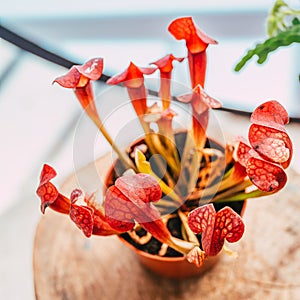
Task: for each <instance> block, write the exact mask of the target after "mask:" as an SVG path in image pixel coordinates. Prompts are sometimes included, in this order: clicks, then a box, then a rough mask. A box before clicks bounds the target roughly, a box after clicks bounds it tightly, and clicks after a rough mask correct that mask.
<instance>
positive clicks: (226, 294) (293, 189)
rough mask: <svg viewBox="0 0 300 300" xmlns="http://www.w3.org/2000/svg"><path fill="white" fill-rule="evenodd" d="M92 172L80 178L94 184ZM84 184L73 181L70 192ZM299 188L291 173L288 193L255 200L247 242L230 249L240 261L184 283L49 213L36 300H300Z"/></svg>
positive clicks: (37, 263)
mask: <svg viewBox="0 0 300 300" xmlns="http://www.w3.org/2000/svg"><path fill="white" fill-rule="evenodd" d="M90 170H91V167H88V168H86V169H84V170H83V171H80V172H81V174H86V175H87V177H89V176H90V175H91V174H92V172H91V173H90V175H89V174H88V173H89V171H90ZM82 172H83V173H82ZM77 175H78V174H77ZM79 175H80V174H79ZM76 183H77V179H76V177H75V176H73V177H71V178H69V179H68V180H67V182H66V184H65V185H64V187H63V189H64V191H68V190H70V189H72V188H73V187H74V186H76ZM84 184H86V185H87V186H86V187H88V185H89V184H91V185H93V183H92V181H91V182H90V183H89V181H86V183H84ZM299 189H300V176H299V175H297V174H295V173H294V172H292V171H291V172H289V184H288V185H287V186H286V187H285V188H284V190H283V191H281V192H280V193H278V194H276V195H273V196H270V197H267V198H261V199H251V200H249V202H248V205H247V209H246V213H245V216H244V219H245V223H246V232H245V235H244V237H243V238H242V240H241V241H240V242H238V243H237V244H234V245H233V244H230V248H231V249H234V250H237V251H238V253H239V256H238V258H237V259H235V258H233V257H230V256H228V255H226V254H224V255H223V256H222V258H221V260H220V262H219V263H218V264H217V265H216V266H215V267H214V268H213V269H212V270H210V271H208V272H206V273H205V274H204V275H203V276H202V277H200V278H192V279H187V280H181V281H175V280H170V279H165V278H158V277H155V276H154V275H153V274H152V273H150V272H149V271H147V270H146V269H144V268H143V267H142V266H141V265H140V263H139V262H138V261H137V260H136V257H135V254H134V253H133V252H131V250H130V249H127V248H126V247H125V246H124V245H123V244H121V243H120V241H119V240H118V239H117V238H116V237H92V238H91V239H86V238H85V237H84V236H83V234H82V233H81V232H80V231H79V230H78V229H77V228H76V226H75V225H74V224H73V223H72V222H71V221H70V220H69V218H68V217H66V216H63V215H60V214H57V213H55V212H52V211H50V210H49V209H48V211H47V212H46V215H45V216H43V217H42V218H41V221H40V223H39V225H38V227H37V230H36V238H35V245H34V253H33V260H34V274H35V278H34V281H35V292H36V298H37V299H40V300H48V299H49V300H50V299H51V300H57V299H72V300H77V299H107V300H114V299H131V300H136V299H143V300H148V299H149V300H150V299H151V300H152V299H202V297H203V298H204V297H205V298H206V299H231V300H234V299H280V300H282V299H300V193H299Z"/></svg>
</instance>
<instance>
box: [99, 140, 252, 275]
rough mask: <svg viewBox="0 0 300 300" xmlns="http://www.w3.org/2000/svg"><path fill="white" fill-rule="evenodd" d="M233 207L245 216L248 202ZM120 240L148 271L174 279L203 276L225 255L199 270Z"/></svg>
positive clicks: (109, 174)
mask: <svg viewBox="0 0 300 300" xmlns="http://www.w3.org/2000/svg"><path fill="white" fill-rule="evenodd" d="M141 141H142V139H141V140H139V141H137V142H135V143H134V144H133V145H137V144H139V143H140V142H141ZM210 142H211V143H213V145H214V146H216V147H219V148H220V149H223V147H222V146H220V145H219V144H218V143H215V142H213V141H210ZM131 147H132V146H131ZM115 166H116V163H115V164H114V165H112V166H111V167H110V168H109V170H108V172H107V175H106V177H105V181H104V183H105V186H106V187H108V186H110V185H111V184H113V182H114V179H113V178H115V174H114V171H115ZM225 205H226V203H224V204H223V203H222V204H217V205H216V209H217V210H219V209H221V208H222V207H223V206H225ZM232 205H233V206H234V207H233V209H235V210H236V211H237V212H238V213H239V214H240V215H241V216H242V215H243V214H244V211H245V207H246V201H244V202H243V203H242V204H241V202H240V203H238V202H234V203H232ZM119 239H120V241H121V242H122V243H123V244H124V245H125V246H127V247H128V248H130V249H131V250H132V251H134V252H135V254H136V255H137V257H138V259H139V261H140V262H141V263H142V265H143V266H145V267H146V268H147V269H148V270H150V271H152V272H154V273H155V274H157V275H160V276H162V277H168V278H174V279H182V278H189V277H195V276H199V275H201V274H203V273H204V272H205V271H207V270H209V269H211V268H212V267H213V266H214V265H215V264H216V263H217V262H218V261H219V259H220V258H221V256H222V255H223V252H221V253H219V254H218V255H217V256H213V257H208V258H207V259H206V261H205V262H204V264H203V265H202V266H201V267H200V268H198V267H196V266H195V265H194V264H191V263H189V262H188V261H187V260H186V258H185V257H183V256H181V257H162V256H158V255H154V254H149V253H147V252H144V251H142V250H139V249H137V248H136V247H135V246H134V245H133V244H131V243H130V242H128V241H127V240H126V239H125V238H124V237H122V235H120V236H119Z"/></svg>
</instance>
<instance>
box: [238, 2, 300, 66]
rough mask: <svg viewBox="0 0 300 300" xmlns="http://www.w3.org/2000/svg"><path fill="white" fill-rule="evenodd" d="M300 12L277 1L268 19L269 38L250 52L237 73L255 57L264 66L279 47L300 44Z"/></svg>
mask: <svg viewBox="0 0 300 300" xmlns="http://www.w3.org/2000/svg"><path fill="white" fill-rule="evenodd" d="M299 16H300V10H295V9H293V8H291V7H290V6H289V5H288V4H287V3H286V2H284V1H283V0H276V2H275V4H274V6H273V8H272V9H271V11H270V13H269V16H268V18H267V34H268V38H267V39H266V40H265V41H264V42H262V43H258V44H257V45H256V46H255V48H253V49H250V50H248V52H247V53H246V54H245V56H244V57H242V58H241V60H240V61H239V62H238V63H237V65H236V66H235V69H234V70H235V71H237V72H238V71H240V70H241V69H242V68H243V67H244V66H245V65H246V63H247V62H248V61H249V60H250V59H252V58H253V57H254V56H255V55H256V56H258V59H257V62H258V63H259V64H262V63H264V62H265V61H266V59H267V58H268V55H269V54H270V53H271V52H273V51H275V50H277V49H278V48H279V47H285V46H289V45H291V44H292V43H300V20H299Z"/></svg>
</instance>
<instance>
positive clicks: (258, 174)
mask: <svg viewBox="0 0 300 300" xmlns="http://www.w3.org/2000/svg"><path fill="white" fill-rule="evenodd" d="M246 171H247V174H248V176H249V178H250V180H251V181H252V182H253V183H254V184H255V185H256V186H257V187H258V188H259V189H260V190H262V191H264V192H274V191H279V190H280V189H282V188H283V187H284V186H285V184H286V182H287V176H286V174H285V172H284V170H283V169H282V168H281V167H280V166H278V165H275V164H273V163H270V162H267V161H265V160H262V159H259V158H256V157H250V158H249V159H248V161H247V166H246Z"/></svg>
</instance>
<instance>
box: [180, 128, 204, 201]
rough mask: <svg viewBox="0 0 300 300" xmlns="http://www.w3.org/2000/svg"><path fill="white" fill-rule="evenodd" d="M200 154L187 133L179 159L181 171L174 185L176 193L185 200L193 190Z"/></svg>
mask: <svg viewBox="0 0 300 300" xmlns="http://www.w3.org/2000/svg"><path fill="white" fill-rule="evenodd" d="M200 159H201V155H200V153H199V152H198V151H197V150H196V147H195V144H194V141H193V138H192V136H191V134H190V133H189V132H188V133H187V135H186V141H185V145H184V150H183V154H182V157H181V171H180V174H179V178H178V181H177V184H176V187H175V189H176V193H177V194H178V195H179V196H180V197H181V198H182V199H185V198H187V196H188V195H189V194H190V193H191V192H192V191H193V190H194V188H195V186H196V183H197V179H198V172H199V161H200Z"/></svg>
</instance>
